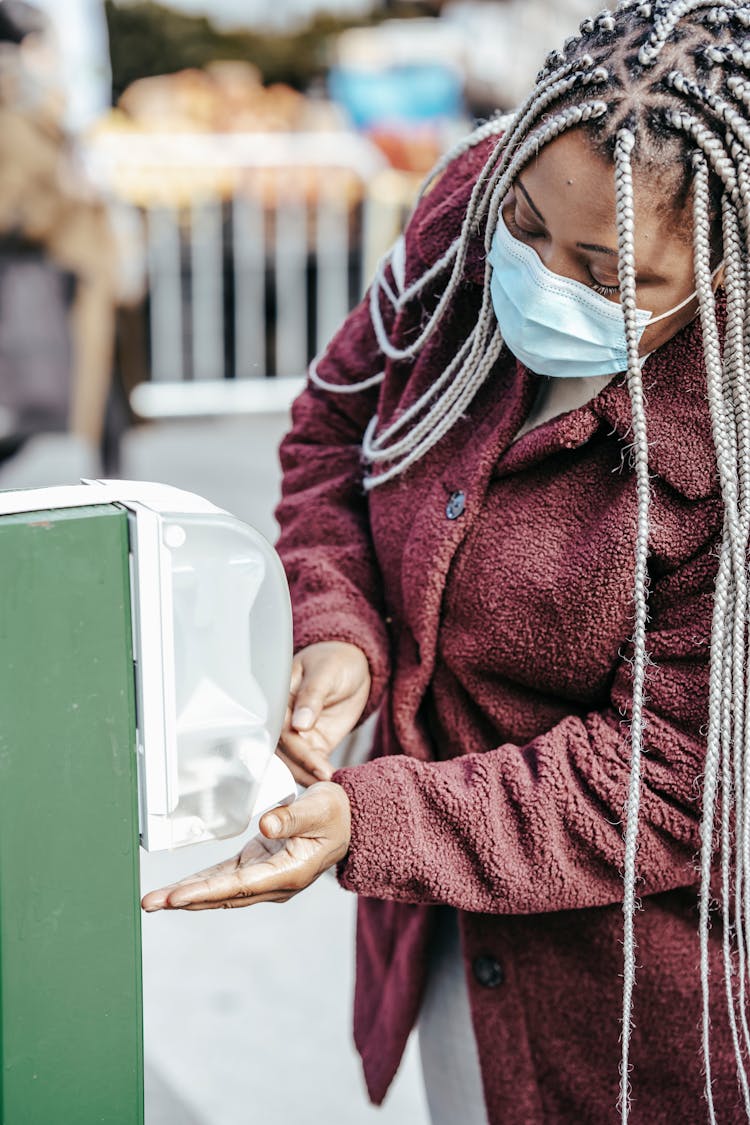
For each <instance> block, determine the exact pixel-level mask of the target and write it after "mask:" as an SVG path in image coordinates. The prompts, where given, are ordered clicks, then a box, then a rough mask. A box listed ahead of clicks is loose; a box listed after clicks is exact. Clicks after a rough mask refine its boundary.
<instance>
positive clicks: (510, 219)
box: [505, 208, 544, 242]
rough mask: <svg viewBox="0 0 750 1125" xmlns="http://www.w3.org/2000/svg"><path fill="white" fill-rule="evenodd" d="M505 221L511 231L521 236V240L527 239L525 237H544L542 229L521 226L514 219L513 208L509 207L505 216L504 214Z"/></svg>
mask: <svg viewBox="0 0 750 1125" xmlns="http://www.w3.org/2000/svg"><path fill="white" fill-rule="evenodd" d="M505 221H506V223H507V224H508V225H509V226H510V228H511V232H512V233H514V234H516V235H521V236H522V238H521V241H522V242H523V241H524V239H527V238H544V231H540V230H527V229H526V227H522V226H521V224H520V223H519V222H518V220H517V219H516V216H515V212H514V210H513V208H511V209H510V211H509V212H508V214H507V216H505Z"/></svg>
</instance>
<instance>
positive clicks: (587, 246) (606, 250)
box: [576, 242, 617, 258]
mask: <svg viewBox="0 0 750 1125" xmlns="http://www.w3.org/2000/svg"><path fill="white" fill-rule="evenodd" d="M576 246H577V247H578V248H579V249H580V250H592V251H593V252H594V253H595V254H609V255H611V257H613V258H616V257H617V251H616V250H612V249H610V247H609V246H598V245H597V244H596V243H595V242H576Z"/></svg>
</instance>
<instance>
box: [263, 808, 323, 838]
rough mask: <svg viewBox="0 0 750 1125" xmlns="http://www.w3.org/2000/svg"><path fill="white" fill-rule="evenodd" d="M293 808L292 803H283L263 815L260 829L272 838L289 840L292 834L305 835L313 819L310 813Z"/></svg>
mask: <svg viewBox="0 0 750 1125" xmlns="http://www.w3.org/2000/svg"><path fill="white" fill-rule="evenodd" d="M296 803H297V802H295V804H296ZM292 809H293V806H291V805H281V806H280V807H279V808H277V809H273V811H272V812H267V813H266V814H265V815H264V816H262V817H261V819H260V830H261V832H262V833H263V835H264V836H268V837H270V839H272V840H279V839H281V840H288V839H290V837H292V836H303V835H304V834H305V832H306V831H309V829H310V821H311V817H310V815H309V813H305V811H304V810H303V811H302V812H300V811H299V810H296V809H295V810H294V811H292Z"/></svg>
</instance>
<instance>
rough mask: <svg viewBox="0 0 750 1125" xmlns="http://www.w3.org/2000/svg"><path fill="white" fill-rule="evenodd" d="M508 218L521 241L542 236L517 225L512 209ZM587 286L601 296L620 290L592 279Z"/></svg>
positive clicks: (617, 286) (609, 295) (542, 236)
mask: <svg viewBox="0 0 750 1125" xmlns="http://www.w3.org/2000/svg"><path fill="white" fill-rule="evenodd" d="M508 219H510V225H511V227H512V228H513V230H514V231H516V232H517V233H518V234H520V235H522V236H523V237H522V239H521V241H522V242H523V240H524V238H544V235H543V234H542V232H541V231H530V230H524V228H523V227H521V226H519V225H518V223H517V222H516V216H515V214H514V212H513V210H512V209H511V210H510V211H509V212H508V215H507V219H506V222H507V220H508ZM589 288H590V289H593V290H594V292H595V293H601V295H602V297H611V296H613V294H615V293H619V292H620V286H619V285H602V284H601V283H600V282H598V281H594V280H593V279H592V280H591V281H590V282H589Z"/></svg>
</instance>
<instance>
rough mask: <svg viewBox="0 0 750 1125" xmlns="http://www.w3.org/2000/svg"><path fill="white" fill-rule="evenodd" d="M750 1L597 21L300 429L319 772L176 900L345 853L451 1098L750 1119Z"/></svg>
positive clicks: (372, 933) (304, 608) (311, 769)
mask: <svg viewBox="0 0 750 1125" xmlns="http://www.w3.org/2000/svg"><path fill="white" fill-rule="evenodd" d="M748 26H750V10H748V9H747V8H744V7H742V6H741V5H740V4H739V3H737V2H735V0H724V2H723V3H714V2H713V0H712V3H711V4H707V3H704V2H702V0H694V2H690V0H677V2H674V3H672V2H670V0H663V2H658V0H657V2H654V3H650V2H645V3H631V2H627V3H623V4H621V5H620V7H619V8H618V9H617V10H616V11H615V12H609V11H605V12H602V13H600V14H599V15H598V16H596V17H594V18H590V19H585V20H584V21H583V23H582V24H581V28H580V33H579V34H578V35H575V36H573V37H572V38H570V39H569V40H567V41H566V43H565V45H564V48H563V49H562V50H561V51H554V52H552V53H551V54H550V55H549V57H548V58H547V61H546V64H545V66H544V67H543V69H542V71H541V72H540V73H539V76H538V78H537V82H536V85H535V86H534V88H533V90H532V92H531V94H530V96H529V97H528V98H527V99H526V100H525V101H524V103H523V105H522V106H521V108H520V109H519V110H518V111H517V112H516V114H515V116H514V117H513V119H512V121H511V122H510V123H509V124H508V123H505V124H501V123H499V122H497V121H495V120H493V121H490V122H489V123H488V124H486V125H485V126H483V127H481V128H480V129H478V130H477V131H476V132H475V133H474V134H472V135H471V136H470V137H469V138H467V139H466V140H465V141H464V142H462V143H461V144H460V145H459V146H458V148H457V149H456V150H454V151H453V152H452V153H450V154H449V155H448V156H447V157H446V158H445V159H444V160H442V161H441V162H440V163H439V165H438V166H437V168H436V169H435V172H434V174H433V175H432V176H431V177H430V178H429V179H428V182H427V184H426V185H425V189H424V191H423V192H422V195H421V198H420V200H419V203H418V205H417V207H416V209H415V212H414V214H413V216H412V218H411V220H410V222H409V224H408V226H407V229H406V232H405V237H404V239H403V240H400V241H399V242H398V243H397V244H396V246H395V247H394V248H393V250H392V252H391V253H390V255H389V256H388V257H387V260H386V261H385V262H384V264H383V265H382V267H381V268H380V269H379V270H378V272H377V275H376V278H375V281H374V282H373V285H372V287H371V290H370V292H369V293H368V295H367V296H366V298H365V299H364V300H363V302H362V303H361V304H360V306H359V307H358V308H357V309H355V311H354V312H353V313H352V314H351V315H350V316H349V318H348V319H347V321H346V322H345V324H344V326H343V327H342V329H341V330H340V331H339V332H338V333H337V335H336V336H335V337H334V339H333V340H332V342H331V343H330V345H329V346H328V348H327V349H326V351H325V352H324V353H323V355H322V356H321V357H320V358H319V360H318V361H317V362H316V363H314V364H313V366H312V368H311V370H310V377H309V383H308V386H307V389H306V390H305V391H304V392H303V394H302V395H301V396H300V397H299V398H298V400H297V402H296V404H295V406H294V411H293V426H292V430H291V432H290V434H289V435H288V436H287V437H286V439H285V440H284V442H283V444H282V448H281V458H282V465H283V469H284V482H283V497H282V501H281V504H280V506H279V509H278V513H277V514H278V519H279V522H280V525H281V538H280V541H279V551H280V554H281V557H282V559H283V561H284V564H285V567H286V571H287V574H288V577H289V582H290V587H291V593H292V599H293V604H294V610H295V649H296V657H295V661H294V666H293V675H292V683H291V691H290V697H289V710H288V714H287V718H286V722H285V726H284V730H283V733H282V737H281V742H280V753H281V754H282V756H283V757H284V758H285V759H286V760H287V761H288V762H289V763H290V764H291V765H292V767H293V768H294V770H295V771H296V776H297V777H298V779H299V780H300V781H301V782H302V783H303V784H306V785H309V789H308V790H307V792H306V793H305V794H304V795H303V796H302V797H300V798H299V799H298V800H297V801H296V802H295V803H294V804H292V805H290V806H288V807H286V808H279V809H276V810H274V811H273V812H271V813H268V814H266V816H265V817H264V818H263V820H262V824H261V830H262V835H261V836H259V837H257V838H255V839H253V840H251V841H250V842H249V843H248V844H247V845H246V847H245V848H244V849H243V850H242V851H241V852H240V853H239V855H237V856H236V857H235V858H234V859H232V860H230V861H227V862H226V863H223V864H219V865H218V866H216V867H214V868H212V869H210V870H208V871H205V872H201V873H199V874H198V875H195V876H191V877H188V878H187V879H184V880H182V881H181V882H180V883H178V884H175V885H173V886H171V887H168V888H163V889H161V890H158V891H154V892H151V893H150V894H147V895H146V896H145V897H144V900H143V905H144V908H145V909H147V910H156V909H162V908H168V909H185V910H204V909H214V908H216V907H227V908H232V907H242V906H247V905H251V904H253V903H258V902H267V901H274V902H283V901H286V900H287V899H289V898H290V897H292V896H293V895H294V894H296V893H297V892H299V891H300V890H302V889H304V888H305V887H306V886H307V885H309V884H310V883H311V882H312V881H313V880H314V879H315V878H317V877H318V876H319V875H320V874H321V873H322V872H323V871H325V870H327V869H328V868H331V867H334V866H335V867H336V871H337V875H338V878H339V880H340V882H341V884H342V885H343V886H344V887H346V888H349V889H351V890H353V891H355V892H357V894H358V895H359V896H360V900H359V914H358V946H357V950H358V958H357V985H356V995H355V1039H356V1042H357V1046H358V1048H359V1050H360V1053H361V1055H362V1058H363V1063H364V1069H365V1076H366V1080H367V1084H368V1089H369V1092H370V1095H371V1097H372V1099H373V1101H375V1102H380V1101H382V1099H383V1098H384V1096H385V1094H386V1092H387V1090H388V1087H389V1084H390V1082H391V1081H392V1079H393V1076H394V1074H395V1072H396V1069H397V1067H398V1064H399V1061H400V1058H401V1056H402V1052H403V1049H404V1046H405V1043H406V1041H407V1038H408V1035H409V1033H410V1031H411V1029H412V1027H413V1026H414V1025H415V1023H418V1025H419V1038H420V1049H421V1054H422V1062H423V1069H424V1074H425V1080H426V1087H427V1095H428V1101H429V1105H430V1112H431V1115H432V1118H433V1121H434V1122H435V1123H436V1125H455V1123H456V1122H465V1123H466V1125H484V1123H485V1122H487V1121H489V1122H490V1123H491V1125H532V1123H534V1125H564V1123H567V1125H572V1123H574V1122H575V1123H579V1122H591V1123H597V1125H598V1123H600V1122H605V1121H614V1120H615V1117H616V1116H618V1117H619V1118H620V1120H621V1121H622V1122H627V1121H628V1120H629V1121H631V1122H633V1123H637V1125H655V1123H656V1122H663V1123H665V1125H682V1123H683V1122H697V1121H700V1120H705V1119H709V1120H711V1121H714V1120H718V1121H722V1122H737V1121H739V1120H740V1119H744V1118H745V1117H747V1118H748V1119H750V1082H749V1081H748V1073H747V1059H748V1048H750V1025H749V1024H748V1016H747V987H748V969H749V968H750V933H749V931H748V919H749V918H750V871H748V869H747V866H746V864H747V856H748V854H750V853H749V851H748V849H749V848H750V790H748V783H747V778H748V767H749V766H750V743H749V739H748V730H749V729H750V708H748V702H747V701H748V698H749V692H748V687H749V685H748V682H747V681H748V663H749V662H748V651H747V648H748V635H747V629H746V622H747V613H748V605H749V599H750V586H749V584H748V570H747V554H748V545H749V544H748V540H749V539H750V392H749V390H748V377H747V373H748V370H750V355H748V341H749V340H750V333H748V324H749V323H750V305H748V247H749V246H750V218H749V217H748V216H750V179H749V178H748V170H749V169H750V128H748V125H747V108H748V106H750V83H748V72H749V71H750V55H749V54H748V51H747V50H746V49H745V46H744V45H743V42H744V37H745V36H746V34H747V28H748ZM378 709H379V718H378V724H377V728H376V734H375V740H374V746H373V750H372V758H371V760H370V761H367V762H366V763H364V764H362V765H359V766H355V767H352V768H347V769H340V770H337V771H336V772H334V773H333V774H332V771H331V767H330V763H329V756H330V754H331V752H332V750H333V749H334V747H335V746H336V745H337V744H338V743H339V742H340V741H341V739H342V738H343V737H344V736H345V735H346V734H347V733H348V732H349V731H350V730H352V728H353V727H354V726H355V725H356V724H357V723H358V722H361V721H362V719H363V718H364V717H366V716H368V715H369V714H371V713H373V712H375V711H376V710H378ZM639 908H640V909H639ZM623 918H624V933H623ZM636 935H637V944H636ZM186 987H189V983H187V982H186ZM289 1024H290V1034H293V1035H299V1036H300V1037H304V1036H305V1035H310V1034H314V1029H313V1028H308V1027H297V1026H295V1023H294V1014H293V1013H290V1014H289ZM618 1059H619V1060H620V1077H619V1082H618V1074H617V1060H618ZM618 1105H619V1113H618V1109H617V1107H618Z"/></svg>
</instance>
